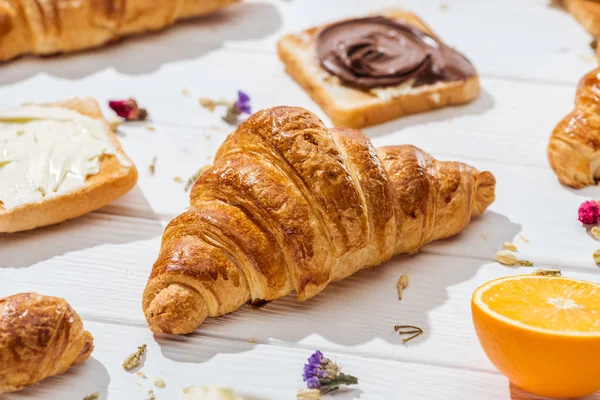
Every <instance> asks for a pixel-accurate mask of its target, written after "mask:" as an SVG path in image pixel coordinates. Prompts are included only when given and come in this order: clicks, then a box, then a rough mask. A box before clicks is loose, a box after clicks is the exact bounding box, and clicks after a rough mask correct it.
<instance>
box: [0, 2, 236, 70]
mask: <svg viewBox="0 0 600 400" xmlns="http://www.w3.org/2000/svg"><path fill="white" fill-rule="evenodd" d="M236 1H239V0H0V61H5V60H9V59H11V58H14V57H17V56H20V55H22V54H38V55H42V54H54V53H62V52H71V51H77V50H82V49H88V48H92V47H97V46H100V45H102V44H105V43H108V42H111V41H114V40H116V39H118V38H121V37H124V36H128V35H133V34H139V33H143V32H146V31H155V30H159V29H162V28H164V27H166V26H168V25H170V24H172V23H174V22H175V21H177V20H180V19H184V18H191V17H196V16H200V15H204V14H208V13H210V12H213V11H215V10H217V9H219V8H222V7H224V6H226V5H228V4H231V3H234V2H236Z"/></svg>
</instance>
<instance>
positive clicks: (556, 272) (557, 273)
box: [531, 269, 562, 276]
mask: <svg viewBox="0 0 600 400" xmlns="http://www.w3.org/2000/svg"><path fill="white" fill-rule="evenodd" d="M531 275H541V276H561V275H562V272H561V271H560V270H558V269H536V270H535V272H534V273H533V274H531Z"/></svg>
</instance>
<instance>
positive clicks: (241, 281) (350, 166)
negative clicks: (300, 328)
mask: <svg viewBox="0 0 600 400" xmlns="http://www.w3.org/2000/svg"><path fill="white" fill-rule="evenodd" d="M494 188H495V179H494V177H493V175H492V174H491V173H489V172H479V171H477V170H476V169H474V168H472V167H470V166H468V165H465V164H461V163H456V162H441V161H437V160H435V159H434V158H432V157H431V156H430V155H429V154H427V153H425V152H423V151H421V150H419V149H417V148H415V147H413V146H391V147H382V148H379V149H377V150H376V149H374V148H373V147H372V145H371V143H370V141H369V139H368V138H367V137H366V136H365V135H364V134H363V133H362V132H361V131H357V130H350V129H332V130H328V129H327V128H326V127H325V126H324V125H323V123H322V122H321V121H320V120H319V119H318V118H317V117H316V116H315V115H314V114H312V113H310V112H308V111H306V110H304V109H301V108H292V107H276V108H272V109H267V110H263V111H260V112H258V113H256V114H254V115H252V116H251V117H250V118H249V119H248V120H247V121H246V122H244V123H243V124H242V125H240V126H239V127H238V129H237V130H236V131H235V132H233V133H232V134H231V135H229V137H228V138H227V140H226V141H225V143H224V144H223V145H222V146H221V148H220V149H219V151H218V152H217V155H216V157H215V161H214V163H213V164H212V165H211V166H210V167H209V168H208V169H206V170H205V171H204V172H203V173H202V174H201V175H200V176H199V178H198V179H197V181H196V183H195V185H194V187H193V189H192V192H191V195H190V198H191V206H190V208H189V209H188V210H187V211H186V212H184V213H183V214H181V215H180V216H178V217H177V218H175V219H174V220H173V221H171V223H170V224H169V225H168V226H167V228H166V229H165V232H164V235H163V239H162V246H161V250H160V253H159V256H158V260H157V261H156V263H155V264H154V268H153V270H152V273H151V275H150V278H149V280H148V284H147V286H146V289H145V291H144V297H143V309H144V313H145V315H146V319H147V321H148V324H149V325H150V328H151V329H152V331H154V332H165V333H175V334H185V333H189V332H192V331H194V330H195V329H196V328H197V327H198V326H199V325H200V324H201V323H202V322H203V321H204V320H205V319H206V318H207V317H216V316H220V315H224V314H227V313H230V312H232V311H234V310H236V309H238V308H239V307H240V306H241V305H243V304H244V303H246V302H254V303H256V302H262V301H264V300H273V299H276V298H279V297H282V296H285V295H287V294H288V293H290V292H292V291H295V292H296V294H297V297H298V300H305V299H308V298H310V297H312V296H314V295H316V294H318V293H319V292H320V291H321V290H323V289H324V288H325V287H326V286H327V284H328V283H329V282H333V281H337V280H340V279H343V278H346V277H348V276H350V275H352V274H353V273H355V272H356V271H358V270H360V269H361V268H366V267H371V266H374V265H377V264H380V263H381V262H383V261H386V260H388V259H389V258H391V257H392V256H393V255H394V254H400V253H415V252H416V251H417V250H418V249H419V248H420V247H421V246H423V245H424V244H426V243H428V242H431V241H433V240H437V239H443V238H446V237H449V236H452V235H454V234H456V233H458V232H460V231H461V230H462V229H463V228H464V227H465V226H466V225H467V224H468V223H469V221H470V220H471V217H474V216H478V215H480V214H481V213H483V211H484V210H485V209H486V208H487V207H488V206H489V205H490V204H491V203H492V202H493V201H494Z"/></svg>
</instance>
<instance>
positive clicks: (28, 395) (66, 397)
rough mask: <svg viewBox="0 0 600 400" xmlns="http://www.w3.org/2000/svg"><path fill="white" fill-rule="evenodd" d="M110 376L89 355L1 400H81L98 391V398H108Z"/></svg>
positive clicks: (4, 396)
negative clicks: (69, 366) (62, 371)
mask: <svg viewBox="0 0 600 400" xmlns="http://www.w3.org/2000/svg"><path fill="white" fill-rule="evenodd" d="M109 383H110V376H109V375H108V371H107V370H106V367H105V366H104V365H102V363H101V362H100V361H98V360H96V359H95V358H94V357H90V358H89V359H88V360H86V361H85V362H84V363H83V364H80V365H75V366H73V367H71V368H69V370H68V371H67V372H66V373H65V374H63V375H57V376H53V377H51V378H48V379H44V380H43V381H42V382H41V383H40V384H38V385H32V386H29V387H27V388H25V389H23V390H21V391H18V392H16V393H10V394H6V395H3V396H2V400H21V399H23V400H24V399H32V398H33V399H61V400H81V399H83V398H84V397H85V396H89V395H90V394H92V393H96V392H98V393H99V394H100V397H98V400H106V399H108V394H107V392H108V384H109Z"/></svg>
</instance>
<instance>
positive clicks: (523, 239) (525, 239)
mask: <svg viewBox="0 0 600 400" xmlns="http://www.w3.org/2000/svg"><path fill="white" fill-rule="evenodd" d="M519 237H520V238H521V240H522V241H524V242H525V243H529V239H527V238H526V237H525V236H523V235H519Z"/></svg>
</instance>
